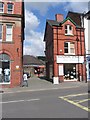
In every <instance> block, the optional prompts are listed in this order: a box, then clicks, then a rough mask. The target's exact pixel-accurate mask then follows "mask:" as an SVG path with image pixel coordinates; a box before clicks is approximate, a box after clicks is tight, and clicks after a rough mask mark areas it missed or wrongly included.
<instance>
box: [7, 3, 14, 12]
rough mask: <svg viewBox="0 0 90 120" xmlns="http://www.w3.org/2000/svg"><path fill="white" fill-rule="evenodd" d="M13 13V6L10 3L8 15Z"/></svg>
mask: <svg viewBox="0 0 90 120" xmlns="http://www.w3.org/2000/svg"><path fill="white" fill-rule="evenodd" d="M12 12H13V4H12V3H8V13H12Z"/></svg>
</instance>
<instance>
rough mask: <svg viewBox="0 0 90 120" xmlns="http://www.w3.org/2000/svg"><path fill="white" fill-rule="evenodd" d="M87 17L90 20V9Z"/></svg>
mask: <svg viewBox="0 0 90 120" xmlns="http://www.w3.org/2000/svg"><path fill="white" fill-rule="evenodd" d="M85 17H86V18H87V19H88V20H90V11H88V12H87V13H86V14H85Z"/></svg>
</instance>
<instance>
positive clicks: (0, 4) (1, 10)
mask: <svg viewBox="0 0 90 120" xmlns="http://www.w3.org/2000/svg"><path fill="white" fill-rule="evenodd" d="M2 12H4V3H2V2H0V13H2Z"/></svg>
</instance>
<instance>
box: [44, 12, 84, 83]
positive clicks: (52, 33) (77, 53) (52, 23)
mask: <svg viewBox="0 0 90 120" xmlns="http://www.w3.org/2000/svg"><path fill="white" fill-rule="evenodd" d="M55 18H56V19H55V20H47V21H46V28H45V35H44V41H45V46H46V47H45V54H46V76H47V78H48V79H52V80H53V82H54V83H55V84H58V83H59V82H62V81H72V80H73V81H80V80H82V81H83V80H86V67H85V64H84V61H85V38H84V28H83V26H82V23H81V22H80V21H81V20H80V19H81V17H80V14H77V13H72V12H69V13H68V15H67V17H66V18H65V19H64V17H63V15H62V14H56V16H55ZM73 18H75V20H74V19H73ZM77 20H78V21H77Z"/></svg>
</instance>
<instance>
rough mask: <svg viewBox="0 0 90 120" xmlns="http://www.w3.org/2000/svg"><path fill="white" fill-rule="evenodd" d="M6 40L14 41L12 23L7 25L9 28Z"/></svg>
mask: <svg viewBox="0 0 90 120" xmlns="http://www.w3.org/2000/svg"><path fill="white" fill-rule="evenodd" d="M6 41H12V25H7V28H6Z"/></svg>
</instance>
